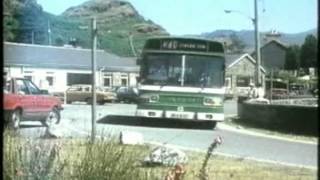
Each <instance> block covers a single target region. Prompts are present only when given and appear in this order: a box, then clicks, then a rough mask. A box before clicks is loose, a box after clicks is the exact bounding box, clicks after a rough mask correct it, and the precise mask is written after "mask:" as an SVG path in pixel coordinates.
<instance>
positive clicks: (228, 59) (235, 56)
mask: <svg viewBox="0 0 320 180" xmlns="http://www.w3.org/2000/svg"><path fill="white" fill-rule="evenodd" d="M241 56H243V54H226V67H228V66H229V65H230V64H232V63H233V62H234V61H236V60H237V59H239V58H240V57H241Z"/></svg>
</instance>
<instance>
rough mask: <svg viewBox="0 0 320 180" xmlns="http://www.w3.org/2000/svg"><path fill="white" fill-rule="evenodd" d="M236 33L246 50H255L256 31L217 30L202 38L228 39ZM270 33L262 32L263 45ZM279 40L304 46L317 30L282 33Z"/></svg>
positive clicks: (203, 34)
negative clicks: (306, 38) (308, 36)
mask: <svg viewBox="0 0 320 180" xmlns="http://www.w3.org/2000/svg"><path fill="white" fill-rule="evenodd" d="M233 33H235V34H236V35H237V36H238V37H239V38H240V39H241V40H242V41H243V42H244V43H245V44H246V49H248V50H251V49H254V43H255V42H254V31H253V30H242V31H234V30H215V31H213V32H207V33H202V34H201V35H200V36H202V37H206V38H211V39H217V38H227V39H228V37H229V36H230V35H231V34H233ZM267 33H268V32H262V33H261V35H260V40H261V43H262V44H263V42H264V37H265V34H267ZM280 34H281V36H280V38H279V40H280V41H281V42H283V43H285V44H287V45H293V44H297V45H302V44H303V42H304V39H305V37H306V36H307V35H308V34H313V35H315V36H316V37H317V31H316V29H312V30H309V31H306V32H301V33H296V34H288V33H281V32H280Z"/></svg>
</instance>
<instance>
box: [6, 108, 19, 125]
mask: <svg viewBox="0 0 320 180" xmlns="http://www.w3.org/2000/svg"><path fill="white" fill-rule="evenodd" d="M20 122H21V111H20V110H19V109H16V110H14V111H12V112H10V113H9V115H8V126H9V128H11V129H14V130H17V129H19V127H20Z"/></svg>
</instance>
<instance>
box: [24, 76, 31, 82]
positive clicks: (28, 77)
mask: <svg viewBox="0 0 320 180" xmlns="http://www.w3.org/2000/svg"><path fill="white" fill-rule="evenodd" d="M24 78H26V79H29V80H30V81H32V76H30V75H25V76H24Z"/></svg>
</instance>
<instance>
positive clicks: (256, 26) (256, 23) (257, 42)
mask: <svg viewBox="0 0 320 180" xmlns="http://www.w3.org/2000/svg"><path fill="white" fill-rule="evenodd" d="M254 31H255V45H256V46H255V50H256V86H257V85H259V84H261V77H260V74H261V73H260V64H261V56H260V36H259V21H258V2H257V0H254Z"/></svg>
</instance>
